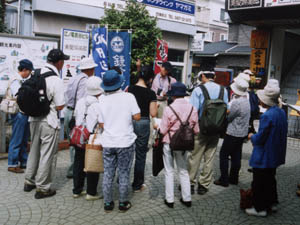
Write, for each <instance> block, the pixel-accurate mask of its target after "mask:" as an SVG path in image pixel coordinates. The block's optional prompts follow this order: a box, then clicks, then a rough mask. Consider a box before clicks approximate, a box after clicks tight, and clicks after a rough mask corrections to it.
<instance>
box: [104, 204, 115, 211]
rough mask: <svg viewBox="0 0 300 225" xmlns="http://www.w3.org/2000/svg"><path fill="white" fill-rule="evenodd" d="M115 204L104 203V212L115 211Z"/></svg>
mask: <svg viewBox="0 0 300 225" xmlns="http://www.w3.org/2000/svg"><path fill="white" fill-rule="evenodd" d="M114 207H115V203H114V202H113V201H111V202H108V203H107V202H106V203H104V211H105V212H107V213H110V212H112V211H113V210H114Z"/></svg>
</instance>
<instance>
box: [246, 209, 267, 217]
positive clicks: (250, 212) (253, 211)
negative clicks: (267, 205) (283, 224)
mask: <svg viewBox="0 0 300 225" xmlns="http://www.w3.org/2000/svg"><path fill="white" fill-rule="evenodd" d="M245 212H246V213H247V214H248V215H249V216H260V217H265V216H267V211H265V210H264V211H260V212H257V211H256V209H255V208H254V207H252V208H250V209H246V210H245Z"/></svg>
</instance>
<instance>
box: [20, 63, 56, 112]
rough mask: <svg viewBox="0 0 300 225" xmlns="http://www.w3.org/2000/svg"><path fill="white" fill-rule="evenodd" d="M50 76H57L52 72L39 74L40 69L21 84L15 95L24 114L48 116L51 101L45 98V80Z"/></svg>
mask: <svg viewBox="0 0 300 225" xmlns="http://www.w3.org/2000/svg"><path fill="white" fill-rule="evenodd" d="M49 69H50V68H49ZM50 70H51V69H50ZM50 76H57V75H56V73H55V72H54V71H53V70H51V71H49V72H46V73H44V74H41V69H37V70H35V71H34V74H33V75H31V77H30V78H29V79H28V80H26V81H25V82H24V83H23V84H22V86H21V87H20V89H19V91H18V93H17V103H18V105H19V108H20V110H21V111H22V112H23V113H24V114H26V115H28V116H32V117H43V116H47V115H48V114H49V112H50V104H51V101H52V100H51V101H49V99H48V97H47V89H46V79H45V78H46V77H50Z"/></svg>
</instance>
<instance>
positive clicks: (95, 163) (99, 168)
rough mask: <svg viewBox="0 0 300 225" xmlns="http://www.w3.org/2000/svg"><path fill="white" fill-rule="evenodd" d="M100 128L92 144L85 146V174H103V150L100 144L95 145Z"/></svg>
mask: <svg viewBox="0 0 300 225" xmlns="http://www.w3.org/2000/svg"><path fill="white" fill-rule="evenodd" d="M99 129H100V126H99V125H98V127H97V129H96V132H95V134H94V136H93V138H92V142H91V144H87V145H86V146H85V159H84V172H94V173H103V172H104V167H103V148H102V146H101V145H100V144H94V143H95V139H96V137H97V134H98V131H99Z"/></svg>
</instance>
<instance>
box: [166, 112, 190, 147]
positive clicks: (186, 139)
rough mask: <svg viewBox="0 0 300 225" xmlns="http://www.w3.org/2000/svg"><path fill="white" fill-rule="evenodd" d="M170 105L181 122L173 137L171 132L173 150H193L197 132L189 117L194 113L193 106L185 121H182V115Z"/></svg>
mask: <svg viewBox="0 0 300 225" xmlns="http://www.w3.org/2000/svg"><path fill="white" fill-rule="evenodd" d="M169 107H170V109H171V110H172V111H173V113H174V114H175V115H176V117H177V119H178V120H179V122H180V127H179V129H178V130H177V131H176V132H175V133H174V135H173V136H172V137H171V135H170V132H169V136H170V148H171V150H172V151H193V150H194V140H195V134H194V129H193V128H191V127H190V124H189V119H190V117H191V115H192V112H193V107H192V109H191V112H190V114H189V116H188V118H187V119H186V121H185V122H182V120H181V119H180V117H179V116H178V115H177V113H176V112H175V110H174V109H173V108H172V107H171V106H169Z"/></svg>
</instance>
